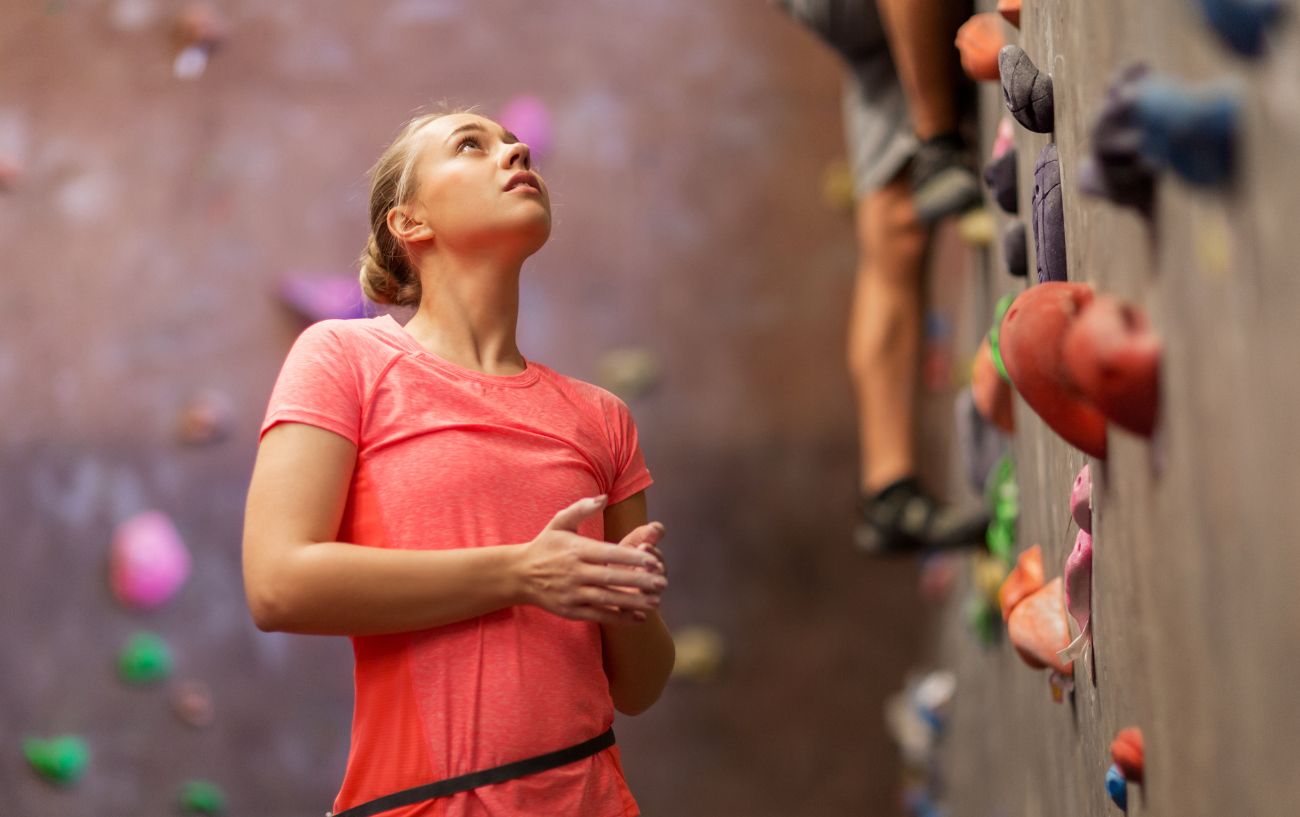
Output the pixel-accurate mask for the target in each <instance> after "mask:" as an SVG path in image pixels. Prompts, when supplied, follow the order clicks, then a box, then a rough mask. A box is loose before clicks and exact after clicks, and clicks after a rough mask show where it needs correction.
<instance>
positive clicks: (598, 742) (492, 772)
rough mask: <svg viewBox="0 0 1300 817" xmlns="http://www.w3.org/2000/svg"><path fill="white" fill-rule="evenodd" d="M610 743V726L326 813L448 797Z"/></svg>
mask: <svg viewBox="0 0 1300 817" xmlns="http://www.w3.org/2000/svg"><path fill="white" fill-rule="evenodd" d="M613 745H614V730H613V728H610V729H606V730H605V731H604V733H602V734H600V735H597V736H596V737H594V738H592V739H591V740H586V741H583V742H582V743H579V744H577V745H575V746H569V747H567V748H564V749H559V750H557V751H554V752H548V753H546V754H544V755H538V756H537V757H530V758H525V759H523V760H516V761H515V762H514V763H507V764H505V765H503V766H494V767H492V768H491V769H484V770H483V771H481V772H470V773H469V774H462V775H459V776H457V777H449V778H447V779H446V780H439V781H437V782H435V783H425V784H424V785H422V786H415V787H414V788H410V789H403V790H401V791H397V792H393V793H392V794H386V795H384V796H383V797H380V798H377V799H375V800H371V801H369V802H366V803H362V804H361V805H359V806H353V807H352V808H350V809H345V810H343V811H340V812H336V813H330V812H326V813H325V817H371V815H374V814H379V813H380V812H382V811H388V810H389V809H395V808H397V807H398V806H409V805H411V804H412V803H420V802H423V801H425V800H433V799H435V798H438V797H447V796H449V795H453V794H459V793H460V792H463V791H469V790H470V789H476V788H478V787H479V786H487V785H490V784H492V783H504V782H505V781H507V780H514V779H515V778H516V777H523V776H525V775H530V774H537V773H538V772H544V771H546V770H547V769H554V768H556V767H558V766H565V765H568V764H569V763H573V762H575V761H579V760H582V759H583V758H584V757H591V756H592V755H594V754H596V753H597V752H599V751H602V750H604V749H608V748H609V747H611V746H613Z"/></svg>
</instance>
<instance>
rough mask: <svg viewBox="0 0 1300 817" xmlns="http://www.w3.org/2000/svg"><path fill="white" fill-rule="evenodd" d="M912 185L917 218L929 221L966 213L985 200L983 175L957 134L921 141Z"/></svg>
mask: <svg viewBox="0 0 1300 817" xmlns="http://www.w3.org/2000/svg"><path fill="white" fill-rule="evenodd" d="M911 184H912V205H913V206H914V207H915V208H916V217H917V218H919V219H920V220H921V221H923V222H925V223H927V224H931V223H934V222H936V221H938V220H939V219H941V218H943V217H945V216H950V215H954V214H956V213H963V212H965V211H967V210H969V209H971V208H973V207H976V206H978V205H979V204H980V203H981V202H982V201H983V199H984V193H983V191H982V190H981V189H980V182H979V178H978V177H977V176H976V175H975V171H974V169H973V168H972V167H971V166H970V164H969V163H968V162H967V160H966V158H965V151H964V146H963V144H962V140H961V137H959V136H957V135H956V134H942V135H940V136H935V137H934V138H932V139H927V140H925V141H924V142H922V143H921V144H920V146H919V147H918V148H917V150H916V156H914V157H913V159H912V168H911Z"/></svg>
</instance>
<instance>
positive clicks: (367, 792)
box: [243, 112, 674, 817]
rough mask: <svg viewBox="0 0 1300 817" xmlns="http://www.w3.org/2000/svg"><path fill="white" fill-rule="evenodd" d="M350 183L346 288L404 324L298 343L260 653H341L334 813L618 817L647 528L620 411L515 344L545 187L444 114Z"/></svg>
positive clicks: (256, 611) (273, 481)
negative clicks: (619, 728) (325, 646)
mask: <svg viewBox="0 0 1300 817" xmlns="http://www.w3.org/2000/svg"><path fill="white" fill-rule="evenodd" d="M371 173H372V189H371V198H370V217H371V228H372V233H371V236H370V240H369V242H368V246H367V248H366V251H365V252H364V253H363V255H362V259H361V262H362V270H361V283H362V286H363V288H364V289H365V292H366V294H367V296H368V297H370V298H371V299H372V300H374V301H376V302H378V303H388V304H396V305H399V306H416V307H418V308H417V310H416V312H415V314H414V316H413V317H412V318H411V319H410V320H409V321H408V322H407V323H406V324H405V325H402V324H399V323H398V322H397V321H396V320H394V319H393V318H392V317H391V316H389V315H384V316H381V317H377V318H363V319H358V320H326V321H321V322H319V323H316V324H313V325H312V326H310V327H308V328H307V329H306V330H305V331H303V332H302V334H301V335H300V336H299V337H298V339H297V341H296V342H295V343H294V345H293V347H292V348H291V350H290V351H289V354H288V356H287V358H286V360H285V362H284V366H283V368H282V369H281V372H280V375H279V378H278V380H277V381H276V384H275V387H274V389H273V390H272V394H271V398H270V403H269V405H268V407H267V413H266V417H265V420H264V421H263V424H262V436H261V442H260V445H259V449H258V454H257V461H256V464H255V466H254V469H253V475H252V480H251V485H250V488H249V495H248V506H247V514H246V518H245V529H244V545H243V556H244V580H245V590H246V593H247V598H248V604H249V608H250V611H251V613H252V615H253V618H254V620H255V621H256V623H257V626H258V627H259V629H262V630H265V631H283V632H294V633H312V634H331V635H348V636H350V637H351V638H352V642H353V647H354V652H355V657H356V669H355V684H356V686H355V694H356V699H355V707H354V712H353V722H352V736H351V739H352V742H351V749H350V752H349V756H348V764H347V771H346V773H345V776H344V779H343V781H342V786H341V789H340V791H339V793H338V795H337V797H336V798H335V800H334V803H333V813H334V814H335V815H337V817H365V815H370V814H383V815H386V817H414V816H415V815H421V816H423V815H439V817H443V816H444V815H445V817H462V816H468V815H492V816H493V817H507V816H510V817H514V815H520V816H522V815H536V816H537V817H542V816H543V815H544V816H545V817H558V816H559V815H564V816H565V817H578V816H579V815H582V817H630V815H637V814H639V813H640V811H639V810H638V808H637V805H636V801H635V800H634V799H633V797H632V795H631V793H630V792H629V790H628V787H627V784H626V782H625V781H624V778H623V771H622V767H621V764H620V756H619V749H618V747H617V746H616V745H614V738H613V733H612V731H611V729H610V727H611V724H612V722H613V716H614V710H615V709H617V710H618V711H620V712H622V713H625V714H629V715H635V714H638V713H640V712H642V711H644V710H645V709H647V708H648V707H649V706H650V705H651V704H653V703H654V702H655V700H657V699H658V697H659V695H660V693H661V691H662V690H663V687H664V684H665V682H666V681H667V678H668V674H669V671H670V670H671V668H672V665H673V660H674V649H673V643H672V640H671V638H670V636H669V633H668V631H667V629H666V628H665V626H664V623H663V620H662V619H661V618H660V616H659V613H658V607H659V604H660V599H661V597H662V595H663V592H664V590H665V588H666V586H667V574H666V570H665V567H664V561H663V554H662V552H661V551H660V550H659V548H658V544H659V542H660V541H661V539H662V537H663V535H664V527H663V525H662V524H660V523H658V522H655V523H649V524H647V517H646V497H645V489H646V488H647V486H649V485H650V484H651V482H652V480H651V477H650V474H649V471H648V470H647V469H646V466H645V462H644V458H643V456H642V453H641V450H640V447H639V445H638V442H637V432H636V426H635V424H634V423H633V420H632V417H631V415H630V414H629V412H628V409H627V406H626V405H625V404H624V403H623V402H622V401H621V400H619V399H618V398H617V397H615V396H614V395H613V394H611V393H609V392H608V391H605V390H604V389H601V388H599V387H597V386H594V385H591V384H588V383H585V382H582V381H580V380H576V379H574V378H571V377H567V376H564V375H561V374H558V373H557V372H555V371H553V370H552V369H550V368H548V367H546V366H544V365H542V364H540V363H537V362H536V361H532V360H528V359H526V358H525V357H524V355H523V354H522V353H521V352H520V350H519V348H518V347H517V345H516V338H515V330H516V324H517V322H518V318H519V275H520V269H521V267H522V265H523V263H524V260H525V259H527V258H528V257H529V256H530V255H532V254H533V253H535V252H536V251H537V250H538V249H540V248H541V247H542V245H543V244H544V243H545V242H546V240H547V238H548V237H549V235H550V230H551V210H550V197H549V193H548V190H547V187H546V183H545V182H544V181H543V180H542V177H541V176H540V175H539V174H538V173H537V171H536V170H535V169H534V168H533V167H532V166H531V161H530V155H529V149H528V146H527V145H525V144H523V143H521V142H520V141H519V140H518V139H516V138H515V137H514V136H513V135H512V134H510V133H508V132H507V131H505V130H504V129H503V128H502V127H501V126H500V125H499V124H498V123H496V122H494V121H492V120H491V119H488V118H485V117H482V116H478V115H476V114H473V113H466V112H458V113H451V114H430V115H426V116H421V117H418V118H416V119H413V120H412V121H410V122H409V123H407V124H406V126H405V127H404V128H403V129H402V131H401V132H400V134H399V135H398V137H397V139H396V140H395V141H394V142H393V144H392V145H391V146H390V147H389V148H388V149H387V150H386V151H385V152H384V154H383V155H382V156H381V157H380V159H379V161H378V162H377V163H376V165H375V167H374V168H373V169H372V172H371Z"/></svg>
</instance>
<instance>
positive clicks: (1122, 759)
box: [1110, 726, 1146, 783]
mask: <svg viewBox="0 0 1300 817" xmlns="http://www.w3.org/2000/svg"><path fill="white" fill-rule="evenodd" d="M1143 754H1144V751H1143V744H1142V730H1141V729H1138V728H1137V727H1136V726H1129V727H1126V728H1124V729H1121V730H1119V733H1118V734H1117V735H1115V740H1114V741H1112V742H1111V744H1110V757H1111V759H1112V760H1114V761H1115V765H1116V766H1118V767H1119V770H1120V771H1121V772H1123V773H1124V779H1125V780H1127V781H1129V782H1130V783H1141V782H1142V778H1143V775H1145V774H1146V762H1145V760H1144V758H1143Z"/></svg>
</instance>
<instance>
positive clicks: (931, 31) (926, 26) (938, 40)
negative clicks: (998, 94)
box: [876, 0, 957, 139]
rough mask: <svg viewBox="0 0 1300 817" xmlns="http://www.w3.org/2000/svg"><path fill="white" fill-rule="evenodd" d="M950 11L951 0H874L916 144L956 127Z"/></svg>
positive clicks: (955, 52)
mask: <svg viewBox="0 0 1300 817" xmlns="http://www.w3.org/2000/svg"><path fill="white" fill-rule="evenodd" d="M953 6H954V4H953V3H952V2H950V0H876V7H877V9H879V11H880V19H881V21H882V22H883V23H884V24H885V33H886V36H887V37H888V38H889V51H890V53H891V54H892V55H893V57H894V65H895V66H896V67H897V68H898V77H899V79H900V80H901V81H902V84H903V91H904V92H905V93H906V94H907V105H908V109H909V111H910V112H911V115H912V124H913V126H914V127H915V128H916V135H917V136H918V137H919V138H921V139H929V138H931V137H933V136H937V135H939V134H941V133H949V132H951V131H953V130H955V129H956V128H957V95H956V92H957V89H956V85H955V83H954V80H955V77H956V68H957V49H956V48H955V47H954V46H953V37H954V35H955V34H956V26H955V25H954V23H955V22H956V20H955V18H954V16H953Z"/></svg>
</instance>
